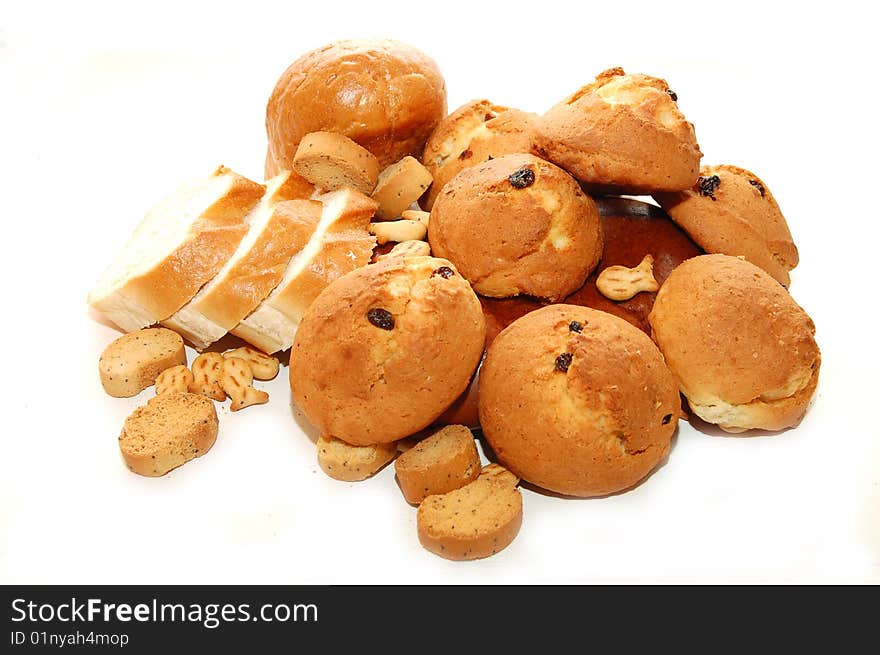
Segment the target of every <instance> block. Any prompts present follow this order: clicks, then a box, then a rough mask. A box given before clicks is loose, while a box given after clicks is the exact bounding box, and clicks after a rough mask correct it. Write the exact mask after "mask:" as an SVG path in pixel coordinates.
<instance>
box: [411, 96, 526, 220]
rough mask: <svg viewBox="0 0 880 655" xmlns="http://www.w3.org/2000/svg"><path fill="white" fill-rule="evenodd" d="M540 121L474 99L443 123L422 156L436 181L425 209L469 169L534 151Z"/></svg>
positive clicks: (426, 201) (427, 144) (519, 112)
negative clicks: (453, 180)
mask: <svg viewBox="0 0 880 655" xmlns="http://www.w3.org/2000/svg"><path fill="white" fill-rule="evenodd" d="M537 120H538V116H537V115H536V114H529V113H527V112H524V111H520V110H519V109H510V108H508V107H504V106H502V105H495V104H492V103H491V102H489V101H488V100H471V101H470V102H468V103H466V104H464V105H462V106H461V107H459V108H458V109H456V110H455V111H454V112H452V113H451V114H449V116H447V117H446V118H444V119H443V120H442V121H440V124H439V125H438V126H437V128H436V129H435V130H434V132H433V133H432V134H431V136H430V138H429V139H428V142H427V143H426V144H425V152H424V154H423V155H422V162H423V164H424V165H425V168H427V169H428V171H430V173H431V175H432V177H433V180H434V181H433V184H432V185H431V188H430V189H429V190H428V193H427V195H426V196H425V200H424V205H425V208H426V209H428V210H430V209H431V208H432V207H433V206H434V201H435V200H437V196H438V195H440V191H441V190H442V189H443V187H444V186H445V185H446V183H447V182H449V180H451V179H452V178H453V177H455V176H456V175H457V174H458V173H459V172H460V171H462V170H464V169H465V168H470V167H471V166H476V165H477V164H480V163H482V162H484V161H488V160H490V159H494V158H496V157H500V156H502V155H510V154H514V153H523V152H528V153H530V152H532V151H533V149H534V142H535V123H536V121H537Z"/></svg>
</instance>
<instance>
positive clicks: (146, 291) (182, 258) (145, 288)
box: [88, 166, 265, 332]
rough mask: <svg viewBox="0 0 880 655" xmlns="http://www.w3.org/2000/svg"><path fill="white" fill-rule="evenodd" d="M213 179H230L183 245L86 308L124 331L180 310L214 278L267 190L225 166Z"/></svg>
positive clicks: (92, 299) (91, 297) (96, 297)
mask: <svg viewBox="0 0 880 655" xmlns="http://www.w3.org/2000/svg"><path fill="white" fill-rule="evenodd" d="M211 177H228V178H229V180H230V183H229V187H228V190H227V192H226V193H225V194H224V195H223V196H222V197H220V198H218V199H217V200H216V201H215V202H213V203H212V204H211V205H210V206H208V207H206V208H205V209H204V210H203V211H202V213H201V215H200V216H199V217H198V218H197V219H196V220H194V221H193V222H192V224H191V226H190V230H189V234H188V236H187V238H186V239H185V240H184V241H183V242H181V243H179V244H177V246H176V247H175V248H174V250H173V251H171V252H169V253H167V254H166V255H165V257H164V258H163V259H162V260H161V261H160V262H158V263H156V264H155V265H154V266H152V267H151V268H150V269H149V270H147V271H145V272H143V273H142V274H139V275H136V276H134V277H129V278H128V279H126V280H125V281H124V282H122V283H119V284H117V285H115V287H114V289H113V290H112V291H111V292H110V293H108V294H105V295H101V296H99V295H96V293H95V292H93V293H92V294H90V295H89V300H88V302H89V304H90V305H92V306H93V307H94V308H95V309H97V310H99V311H101V312H102V313H103V314H104V315H105V316H107V318H109V319H110V320H111V321H113V322H114V323H115V324H116V325H118V326H119V327H120V328H122V329H123V330H124V331H126V332H133V331H134V330H138V329H140V328H143V327H146V326H148V325H152V324H154V323H158V322H160V321H163V320H165V319H167V318H168V317H170V316H171V315H172V314H174V313H175V312H176V311H177V310H179V309H180V308H181V307H183V305H184V304H186V303H187V302H189V300H190V299H191V298H192V297H193V296H195V295H196V293H197V292H198V290H199V289H200V288H201V287H202V285H204V284H205V283H206V282H208V281H209V280H210V279H211V278H213V277H214V276H215V275H216V274H217V272H218V271H219V270H220V268H221V267H222V266H223V264H224V263H225V262H226V260H228V259H229V257H231V256H232V253H233V252H235V249H236V248H237V247H238V244H239V243H240V242H241V240H242V238H243V237H244V235H245V233H246V232H247V225H246V224H245V223H244V218H245V216H246V215H247V213H248V212H249V211H250V210H251V209H252V208H253V206H254V205H255V204H256V203H257V201H259V199H260V197H261V196H262V195H263V192H264V190H265V187H264V186H263V185H261V184H257V183H256V182H252V181H251V180H249V179H247V178H245V177H243V176H241V175H238V174H237V173H234V172H233V171H231V170H229V169H228V168H225V167H223V166H221V167H219V168H218V169H217V170H216V171H214V173H213V174H212V175H211Z"/></svg>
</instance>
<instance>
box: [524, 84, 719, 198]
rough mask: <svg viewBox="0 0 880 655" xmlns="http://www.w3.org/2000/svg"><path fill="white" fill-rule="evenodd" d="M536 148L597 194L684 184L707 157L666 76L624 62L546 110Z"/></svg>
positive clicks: (677, 187)
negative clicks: (626, 67) (632, 70)
mask: <svg viewBox="0 0 880 655" xmlns="http://www.w3.org/2000/svg"><path fill="white" fill-rule="evenodd" d="M536 151H537V153H538V154H539V155H540V156H542V157H545V158H547V159H549V160H550V161H552V162H554V163H555V164H557V165H559V166H561V167H562V168H564V169H565V170H567V171H568V172H569V173H571V174H572V175H574V176H575V177H576V178H577V179H579V180H580V181H581V182H584V183H585V184H588V185H594V186H595V188H594V190H595V191H597V192H598V191H602V192H609V191H612V192H617V193H630V194H642V193H650V192H653V191H678V190H683V189H687V188H688V187H690V186H691V185H692V184H693V183H694V182H696V179H697V175H698V171H699V167H700V158H701V157H702V153H701V152H700V148H699V145H698V144H697V140H696V135H695V134H694V127H693V125H692V124H691V123H689V122H688V121H687V120H685V117H684V115H683V114H682V113H681V111H679V109H678V105H677V104H676V102H675V101H674V100H673V99H672V97H671V95H670V93H669V85H668V84H667V83H666V80H662V79H660V78H656V77H651V76H649V75H641V74H633V75H627V74H626V73H624V71H623V69H621V68H612V69H609V70H607V71H604V72H603V73H600V74H599V75H598V76H597V77H596V79H595V80H594V81H593V82H591V83H590V84H587V85H586V86H584V87H582V88H581V89H579V90H578V91H576V92H575V93H574V94H572V95H571V96H569V97H568V98H566V99H565V100H563V101H562V102H560V103H558V104H557V105H555V106H553V107H552V108H551V109H550V110H549V111H547V113H545V114H544V116H543V117H542V119H541V120H540V121H539V122H538V129H537V140H536Z"/></svg>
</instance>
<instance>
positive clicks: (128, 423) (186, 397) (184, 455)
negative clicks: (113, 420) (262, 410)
mask: <svg viewBox="0 0 880 655" xmlns="http://www.w3.org/2000/svg"><path fill="white" fill-rule="evenodd" d="M217 430H218V422H217V410H216V409H215V408H214V403H213V402H212V401H211V400H209V399H208V398H205V397H204V396H201V395H198V394H192V393H178V392H170V393H163V394H161V395H159V396H155V397H154V398H152V399H150V401H149V402H148V403H147V404H146V405H143V406H142V407H138V408H137V409H136V410H134V412H132V413H131V415H130V416H129V417H128V418H127V419H125V424H124V425H123V427H122V433H121V434H120V435H119V448H120V451H121V452H122V457H123V459H124V460H125V463H126V465H127V466H128V468H129V469H130V470H132V471H133V472H134V473H137V474H138V475H145V476H148V477H158V476H162V475H165V474H166V473H168V471H170V470H172V469H175V468H177V467H178V466H181V465H182V464H185V463H186V462H188V461H190V460H192V459H195V458H196V457H201V456H202V455H204V454H205V453H206V452H208V450H210V449H211V446H213V445H214V441H215V440H216V439H217Z"/></svg>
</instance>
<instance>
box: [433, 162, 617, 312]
mask: <svg viewBox="0 0 880 655" xmlns="http://www.w3.org/2000/svg"><path fill="white" fill-rule="evenodd" d="M428 240H429V242H430V244H431V252H433V253H434V254H435V255H436V256H438V257H445V258H447V259H449V260H450V261H452V262H453V263H455V265H456V266H457V267H458V269H459V270H460V271H461V274H462V275H464V276H465V277H466V278H467V279H468V280H469V281H470V282H471V284H472V285H473V287H474V290H475V291H476V292H477V293H480V294H482V295H485V296H492V297H495V298H504V297H508V296H515V295H518V294H521V293H524V294H527V295H530V296H537V297H539V298H546V299H548V300H551V301H552V300H560V299H562V298H564V297H565V296H567V295H568V294H569V293H571V292H572V291H574V290H575V289H577V288H579V287H580V286H581V285H582V284H583V283H584V280H585V279H586V277H587V275H589V273H590V271H592V270H593V268H595V266H596V264H597V263H598V262H599V258H600V257H601V256H602V226H601V223H600V222H599V212H598V210H597V209H596V204H595V203H594V202H593V200H592V199H591V198H590V197H589V196H588V195H586V194H585V193H584V192H583V191H581V189H580V187H579V186H578V185H577V183H576V182H575V181H574V180H573V179H572V178H571V176H570V175H568V174H567V173H566V172H565V171H563V170H562V169H560V168H558V167H556V166H554V165H553V164H550V163H549V162H546V161H544V160H542V159H538V158H537V157H534V156H532V155H527V154H516V155H505V156H503V157H499V158H497V159H493V160H492V161H489V162H486V163H483V164H480V165H479V166H475V167H473V168H468V169H465V170H463V171H461V172H460V173H459V174H458V175H456V176H455V177H454V178H453V179H452V180H451V181H450V182H449V183H448V184H447V185H446V186H445V187H443V191H442V192H441V193H440V196H439V197H438V198H437V202H436V204H435V205H434V208H433V210H432V211H431V221H430V223H429V224H428Z"/></svg>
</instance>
